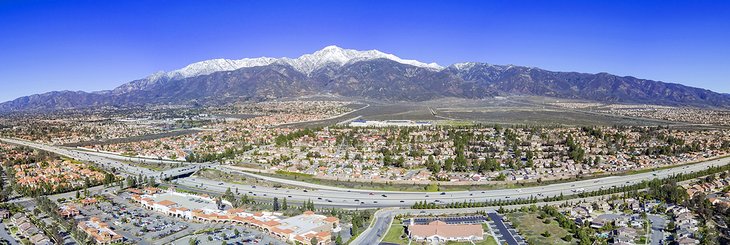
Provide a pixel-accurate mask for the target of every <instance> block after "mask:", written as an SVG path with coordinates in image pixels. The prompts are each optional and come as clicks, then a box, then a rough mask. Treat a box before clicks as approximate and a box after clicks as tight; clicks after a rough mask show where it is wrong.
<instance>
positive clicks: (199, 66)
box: [114, 45, 443, 93]
mask: <svg viewBox="0 0 730 245" xmlns="http://www.w3.org/2000/svg"><path fill="white" fill-rule="evenodd" d="M374 59H389V60H392V61H395V62H398V63H401V64H406V65H412V66H416V67H422V68H427V69H430V70H434V71H438V70H441V69H443V67H441V66H440V65H438V64H436V63H429V64H427V63H423V62H420V61H417V60H406V59H401V58H400V57H398V56H395V55H392V54H387V53H383V52H380V51H378V50H368V51H358V50H354V49H344V48H340V47H338V46H335V45H331V46H327V47H325V48H323V49H322V50H319V51H316V52H314V53H312V54H305V55H302V56H300V57H299V58H296V59H292V58H286V57H283V58H270V57H260V58H245V59H240V60H230V59H212V60H205V61H200V62H195V63H192V64H190V65H187V66H185V67H183V68H181V69H178V70H174V71H169V72H164V71H160V72H156V73H154V74H152V75H149V76H147V77H146V78H144V79H140V80H136V81H134V82H131V83H127V84H124V85H122V86H120V87H118V88H116V89H114V92H115V93H124V92H129V91H134V90H140V89H144V88H146V87H148V86H149V85H152V84H155V83H157V82H159V81H163V80H179V79H184V78H189V77H196V76H201V75H208V74H212V73H214V72H219V71H233V70H238V69H241V68H246V67H257V66H267V65H270V64H273V63H278V64H287V65H290V66H292V67H293V68H294V69H296V70H297V71H299V72H301V73H304V74H307V75H309V74H311V73H312V72H313V71H315V70H317V69H319V68H322V67H324V66H327V65H335V66H338V67H340V66H343V65H345V64H348V63H352V62H358V61H367V60H374Z"/></svg>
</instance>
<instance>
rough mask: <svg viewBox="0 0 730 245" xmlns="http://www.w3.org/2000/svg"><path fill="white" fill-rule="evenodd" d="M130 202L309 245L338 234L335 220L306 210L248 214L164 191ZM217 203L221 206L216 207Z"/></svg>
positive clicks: (210, 200) (134, 197)
mask: <svg viewBox="0 0 730 245" xmlns="http://www.w3.org/2000/svg"><path fill="white" fill-rule="evenodd" d="M132 200H133V201H136V202H139V203H140V204H141V205H142V206H143V207H144V208H146V209H149V210H154V211H157V212H160V213H164V214H167V215H170V216H174V217H178V218H183V219H187V220H194V221H200V222H215V223H236V224H241V225H245V226H250V227H253V228H257V229H259V230H262V231H264V232H267V233H269V234H270V235H272V236H274V237H277V238H279V239H281V240H284V241H288V242H296V241H299V242H302V243H305V244H309V243H311V241H312V240H313V239H312V238H316V240H317V243H318V244H322V245H325V244H329V242H330V241H331V239H332V233H333V232H338V231H340V230H341V228H340V224H339V222H340V220H339V219H338V218H336V217H328V216H325V215H318V214H315V213H314V212H311V211H307V212H304V213H303V214H301V215H297V216H294V217H289V218H283V217H281V215H282V214H281V213H274V212H257V213H250V212H246V211H245V210H243V209H227V210H225V207H227V206H232V205H231V203H230V202H227V201H222V200H216V199H213V198H211V197H208V196H199V195H193V194H188V193H179V192H174V191H167V192H161V193H155V194H152V195H149V194H144V195H137V194H134V195H132ZM218 202H220V203H222V204H223V205H221V206H219V205H218Z"/></svg>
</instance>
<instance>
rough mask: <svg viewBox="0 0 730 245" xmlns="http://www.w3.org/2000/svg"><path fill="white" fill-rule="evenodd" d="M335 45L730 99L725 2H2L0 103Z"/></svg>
mask: <svg viewBox="0 0 730 245" xmlns="http://www.w3.org/2000/svg"><path fill="white" fill-rule="evenodd" d="M333 44H334V45H338V46H341V47H344V48H353V49H360V50H366V49H378V50H381V51H384V52H388V53H393V54H395V55H398V56H400V57H401V58H407V59H417V60H420V61H423V62H437V63H439V64H441V65H450V64H452V63H456V62H462V61H479V62H488V63H493V64H515V65H525V66H535V67H540V68H544V69H549V70H556V71H580V72H590V73H597V72H609V73H613V74H617V75H631V76H635V77H640V78H647V79H653V80H660V81H665V82H676V83H682V84H685V85H690V86H696V87H702V88H707V89H711V90H714V91H718V92H724V93H730V81H729V80H730V79H728V78H730V58H728V57H730V45H729V44H730V1H519V0H517V1H393V0H388V1H378V0H375V1H202V0H201V1H180V0H175V1H172V0H170V1H163V0H157V1H37V0H17V1H16V0H0V85H1V88H2V89H0V101H6V100H10V99H14V98H16V97H20V96H24V95H30V94H34V93H42V92H48V91H53V90H84V91H96V90H104V89H112V88H114V87H116V86H118V85H121V84H122V83H125V82H128V81H131V80H134V79H138V78H142V77H145V76H147V75H149V74H150V73H153V72H155V71H159V70H173V69H177V68H180V67H183V66H185V65H187V64H189V63H192V62H196V61H201V60H205V59H211V58H231V59H238V58H245V57H259V56H271V57H282V56H286V57H298V56H299V55H302V54H304V53H311V52H313V51H316V50H319V49H321V48H323V47H325V46H327V45H333Z"/></svg>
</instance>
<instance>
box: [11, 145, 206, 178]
mask: <svg viewBox="0 0 730 245" xmlns="http://www.w3.org/2000/svg"><path fill="white" fill-rule="evenodd" d="M0 141H4V142H6V143H10V144H16V145H23V146H27V147H32V148H36V149H40V150H44V151H48V152H53V153H56V154H59V155H62V156H66V157H70V158H73V159H76V160H81V161H87V162H93V163H96V164H98V165H99V166H100V167H102V168H105V169H116V170H117V171H119V173H117V174H122V175H124V176H129V175H131V176H138V175H142V176H147V177H155V178H158V179H167V178H173V177H177V176H182V175H189V174H192V173H193V172H195V171H197V170H198V169H200V168H202V167H204V166H206V165H204V164H188V165H186V166H183V167H180V168H173V169H167V170H164V171H156V170H151V169H148V168H143V167H138V166H134V165H131V164H128V163H126V162H125V161H126V160H127V159H129V160H132V159H137V160H138V161H145V160H143V159H139V158H129V157H121V156H118V155H113V154H105V153H97V152H88V151H82V150H77V149H76V148H65V147H58V146H50V145H45V144H39V143H35V142H30V141H24V140H17V139H5V138H3V139H0ZM150 161H152V160H150Z"/></svg>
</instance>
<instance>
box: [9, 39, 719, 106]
mask: <svg viewBox="0 0 730 245" xmlns="http://www.w3.org/2000/svg"><path fill="white" fill-rule="evenodd" d="M317 94H333V95H339V96H344V97H351V98H368V99H377V100H391V101H422V100H430V99H436V98H444V97H458V98H472V99H481V98H488V97H495V96H500V95H536V96H547V97H554V98H569V99H585V100H593V101H602V102H610V103H615V102H621V103H624V102H625V103H642V104H662V105H692V106H717V107H725V108H730V95H727V94H719V93H715V92H712V91H709V90H705V89H699V88H692V87H687V86H683V85H679V84H673V83H664V82H659V81H651V80H646V79H639V78H634V77H622V76H615V75H611V74H607V73H598V74H587V73H577V72H554V71H547V70H543V69H539V68H534V67H525V66H514V65H492V64H488V63H479V62H466V63H456V64H453V65H450V66H449V67H446V68H443V67H441V66H439V65H437V64H433V63H432V64H426V63H422V62H419V61H415V60H404V59H401V58H398V57H397V56H395V55H392V54H387V53H383V52H380V51H377V50H369V51H357V50H351V49H343V48H340V47H337V46H328V47H326V48H324V49H322V50H319V51H317V52H314V53H312V54H305V55H302V56H300V57H298V58H295V59H293V58H268V57H262V58H253V59H240V60H226V59H214V60H206V61H201V62H197V63H193V64H190V65H188V66H186V67H184V68H182V69H178V70H174V71H170V72H158V73H155V74H152V75H150V76H148V77H146V78H144V79H139V80H136V81H132V82H129V83H126V84H124V85H122V86H119V87H117V88H116V89H114V90H111V91H108V90H107V91H99V92H92V93H87V92H82V91H61V92H49V93H45V94H38V95H31V96H25V97H21V98H18V99H15V100H13V101H8V102H4V103H0V113H2V112H14V111H30V110H38V111H42V110H53V109H69V108H86V107H99V106H137V105H155V104H184V103H195V104H205V103H210V104H225V103H229V102H232V101H262V100H270V99H277V98H291V97H298V96H309V95H317Z"/></svg>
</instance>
